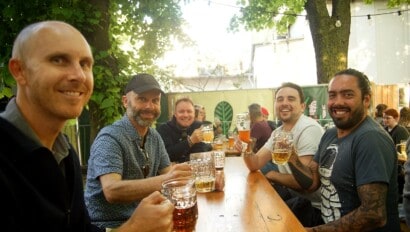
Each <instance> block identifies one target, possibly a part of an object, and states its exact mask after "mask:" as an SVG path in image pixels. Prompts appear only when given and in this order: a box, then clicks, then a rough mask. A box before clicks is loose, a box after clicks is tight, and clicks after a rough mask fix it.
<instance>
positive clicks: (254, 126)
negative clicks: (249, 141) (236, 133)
mask: <svg viewBox="0 0 410 232" xmlns="http://www.w3.org/2000/svg"><path fill="white" fill-rule="evenodd" d="M248 111H249V118H250V121H251V138H255V139H256V142H255V145H254V147H253V152H255V153H256V152H258V151H259V149H260V148H261V147H263V145H265V143H266V141H267V140H268V139H269V137H270V135H271V133H272V128H271V127H270V126H269V124H268V122H267V121H266V120H265V119H264V117H263V116H262V110H261V106H260V105H259V104H257V103H253V104H251V105H249V106H248Z"/></svg>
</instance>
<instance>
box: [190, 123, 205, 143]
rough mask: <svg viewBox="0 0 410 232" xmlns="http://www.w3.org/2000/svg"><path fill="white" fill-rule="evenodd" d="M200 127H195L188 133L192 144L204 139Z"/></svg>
mask: <svg viewBox="0 0 410 232" xmlns="http://www.w3.org/2000/svg"><path fill="white" fill-rule="evenodd" d="M202 127H203V126H201V127H199V128H197V129H195V130H194V131H193V132H192V134H191V135H190V138H191V141H192V143H193V144H195V143H200V142H202V141H203V140H204V138H203V132H202Z"/></svg>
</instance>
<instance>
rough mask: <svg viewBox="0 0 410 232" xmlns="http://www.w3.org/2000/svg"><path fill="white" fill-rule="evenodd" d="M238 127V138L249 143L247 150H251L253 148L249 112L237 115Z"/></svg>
mask: <svg viewBox="0 0 410 232" xmlns="http://www.w3.org/2000/svg"><path fill="white" fill-rule="evenodd" d="M236 128H237V129H238V138H239V139H240V140H241V141H242V142H245V143H247V144H248V146H247V150H246V151H248V152H249V151H250V148H251V146H250V143H251V120H250V119H249V114H248V113H240V114H237V115H236Z"/></svg>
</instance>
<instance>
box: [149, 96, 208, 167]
mask: <svg viewBox="0 0 410 232" xmlns="http://www.w3.org/2000/svg"><path fill="white" fill-rule="evenodd" d="M202 124H203V122H201V121H197V120H195V108H194V103H193V102H192V100H191V99H190V98H188V97H182V98H179V99H178V100H177V101H176V102H175V108H174V115H173V116H172V119H171V120H169V121H168V122H166V123H164V124H162V125H160V126H158V127H157V131H158V133H159V134H160V135H161V138H162V140H163V141H164V144H165V148H166V150H167V152H168V155H169V158H170V160H171V162H175V163H183V162H186V161H189V154H191V153H195V152H205V151H211V150H212V145H211V144H208V143H204V142H203V132H202V127H201V125H202Z"/></svg>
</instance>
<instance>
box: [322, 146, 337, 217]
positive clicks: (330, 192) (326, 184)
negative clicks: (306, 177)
mask: <svg viewBox="0 0 410 232" xmlns="http://www.w3.org/2000/svg"><path fill="white" fill-rule="evenodd" d="M338 153H339V151H338V146H337V144H330V145H329V146H328V147H327V149H326V152H325V154H324V155H323V157H322V158H321V160H320V167H319V172H320V176H321V177H320V182H321V183H322V186H321V189H320V192H321V195H322V205H321V211H322V218H323V220H324V221H325V223H328V222H332V221H335V220H337V219H339V218H340V215H341V213H340V207H341V203H340V198H339V195H338V194H337V191H336V188H335V186H334V185H333V184H332V183H331V181H330V178H331V176H332V171H333V164H334V162H335V160H336V157H337V155H338Z"/></svg>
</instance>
